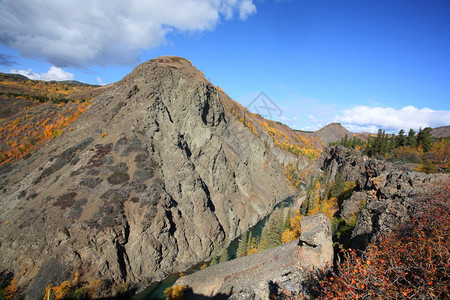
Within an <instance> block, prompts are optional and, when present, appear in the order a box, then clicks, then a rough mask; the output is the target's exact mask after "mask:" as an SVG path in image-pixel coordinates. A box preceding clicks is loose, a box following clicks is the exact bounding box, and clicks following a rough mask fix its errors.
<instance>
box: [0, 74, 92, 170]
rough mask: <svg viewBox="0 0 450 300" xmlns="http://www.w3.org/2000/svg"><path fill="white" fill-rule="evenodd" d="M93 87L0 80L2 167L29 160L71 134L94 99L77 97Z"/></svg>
mask: <svg viewBox="0 0 450 300" xmlns="http://www.w3.org/2000/svg"><path fill="white" fill-rule="evenodd" d="M92 88H93V87H92V86H87V85H86V86H83V85H80V86H77V85H69V84H63V83H57V82H43V81H32V80H17V79H14V78H9V77H5V76H2V77H0V117H1V118H0V165H3V164H6V163H9V162H12V161H14V160H17V159H21V158H26V157H28V156H29V155H31V154H32V153H33V152H35V151H36V150H37V149H39V147H40V146H41V145H42V144H43V142H46V141H48V140H51V139H53V138H56V137H58V136H60V135H61V134H63V133H64V131H65V130H69V131H70V128H69V125H70V124H71V123H72V122H74V121H75V120H77V118H78V117H79V116H80V115H81V114H82V113H84V112H85V111H86V110H87V109H88V108H89V106H90V105H91V104H90V103H89V101H90V100H92V97H90V98H89V97H88V98H84V99H81V98H80V99H79V96H77V95H76V93H81V92H87V91H89V90H91V89H92Z"/></svg>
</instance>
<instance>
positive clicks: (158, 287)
mask: <svg viewBox="0 0 450 300" xmlns="http://www.w3.org/2000/svg"><path fill="white" fill-rule="evenodd" d="M294 199H295V196H291V197H288V198H286V199H285V200H283V201H281V202H279V203H278V204H277V205H276V206H275V207H274V210H275V209H277V208H280V207H281V206H282V205H284V206H289V205H291V204H292V203H293V202H294ZM270 215H271V214H268V215H267V216H266V217H265V218H264V219H262V220H260V221H259V222H258V223H256V225H255V226H253V227H251V228H250V229H249V231H248V232H249V233H251V235H252V237H255V238H260V237H261V233H262V230H263V228H264V225H265V224H266V222H267V220H268V219H269V217H270ZM240 238H241V237H240V236H239V237H237V238H235V239H234V240H233V241H232V242H231V243H230V245H229V246H228V248H227V251H228V260H231V259H235V258H236V253H237V249H238V245H239V241H240ZM205 263H209V262H201V263H199V264H197V265H195V266H193V267H191V268H190V269H189V270H187V271H186V272H183V274H185V275H189V274H192V273H194V272H196V271H198V270H200V267H201V266H202V265H203V264H205ZM180 274H181V273H175V274H172V275H170V276H169V277H167V278H166V279H164V280H163V281H161V282H156V283H153V284H151V285H150V286H148V287H147V288H146V289H145V290H144V291H142V292H141V293H139V294H138V295H136V296H134V297H133V300H150V299H152V300H153V299H155V300H164V299H165V298H164V290H165V289H167V288H168V287H170V286H172V285H173V284H174V283H175V281H177V279H178V278H180Z"/></svg>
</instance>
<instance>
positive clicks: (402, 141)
mask: <svg viewBox="0 0 450 300" xmlns="http://www.w3.org/2000/svg"><path fill="white" fill-rule="evenodd" d="M405 145H406V136H405V130H404V129H400V131H399V132H398V136H397V137H396V138H395V148H398V147H403V146H405Z"/></svg>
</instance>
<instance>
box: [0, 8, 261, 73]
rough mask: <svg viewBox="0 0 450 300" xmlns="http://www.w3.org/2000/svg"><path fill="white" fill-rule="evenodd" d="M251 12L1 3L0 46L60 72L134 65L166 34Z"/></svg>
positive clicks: (210, 25) (198, 29)
mask: <svg viewBox="0 0 450 300" xmlns="http://www.w3.org/2000/svg"><path fill="white" fill-rule="evenodd" d="M255 12H256V7H255V5H254V4H253V0H164V1H161V0H132V1H121V0H97V1H92V0H64V1H61V0H34V1H30V0H3V1H1V2H0V43H2V44H4V45H6V46H8V47H10V48H13V49H16V50H18V51H19V52H20V53H21V55H23V56H26V57H31V58H36V57H45V58H46V59H47V61H48V62H50V63H51V64H53V65H55V66H56V67H60V68H65V67H69V66H72V67H88V66H91V65H100V66H106V65H109V64H134V63H136V62H137V61H138V59H139V55H140V52H141V50H143V49H149V48H151V47H157V46H159V45H161V44H163V43H165V41H166V36H167V34H169V33H171V32H174V31H182V32H201V31H204V30H212V29H214V27H215V26H216V25H217V24H218V23H219V22H220V20H221V18H224V19H226V20H230V19H232V18H233V17H234V16H235V15H236V16H238V17H239V18H240V19H242V20H244V19H246V18H247V17H248V16H249V15H251V14H253V13H255Z"/></svg>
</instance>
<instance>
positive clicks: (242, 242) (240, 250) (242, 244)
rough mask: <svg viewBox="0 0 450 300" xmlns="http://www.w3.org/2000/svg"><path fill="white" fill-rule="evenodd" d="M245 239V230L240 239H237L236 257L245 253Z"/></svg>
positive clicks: (246, 237) (246, 234) (246, 235)
mask: <svg viewBox="0 0 450 300" xmlns="http://www.w3.org/2000/svg"><path fill="white" fill-rule="evenodd" d="M247 239H248V232H247V231H245V232H244V233H243V234H242V236H241V240H240V241H239V245H238V249H237V253H236V256H237V257H241V256H246V255H247Z"/></svg>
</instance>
